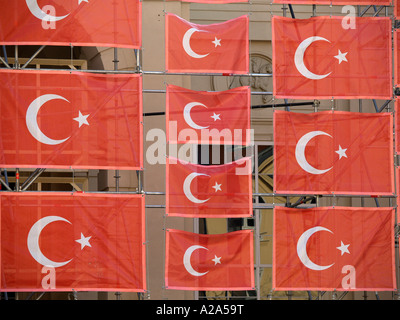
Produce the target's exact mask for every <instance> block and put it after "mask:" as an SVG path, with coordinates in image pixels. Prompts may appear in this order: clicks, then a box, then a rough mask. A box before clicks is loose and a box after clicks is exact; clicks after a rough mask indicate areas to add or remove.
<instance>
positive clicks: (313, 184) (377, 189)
mask: <svg viewBox="0 0 400 320" xmlns="http://www.w3.org/2000/svg"><path fill="white" fill-rule="evenodd" d="M274 188H275V192H277V193H284V194H285V193H288V194H299V193H300V194H330V193H335V194H373V195H393V193H394V174H393V116H392V114H391V113H356V112H345V111H334V112H332V111H323V112H316V113H311V114H301V113H295V112H286V111H275V112H274Z"/></svg>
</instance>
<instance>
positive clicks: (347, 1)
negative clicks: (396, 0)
mask: <svg viewBox="0 0 400 320" xmlns="http://www.w3.org/2000/svg"><path fill="white" fill-rule="evenodd" d="M272 2H273V3H290V4H293V5H295V4H327V5H335V6H345V5H369V4H371V5H377V6H384V5H386V6H388V5H390V3H391V2H390V0H273V1H272Z"/></svg>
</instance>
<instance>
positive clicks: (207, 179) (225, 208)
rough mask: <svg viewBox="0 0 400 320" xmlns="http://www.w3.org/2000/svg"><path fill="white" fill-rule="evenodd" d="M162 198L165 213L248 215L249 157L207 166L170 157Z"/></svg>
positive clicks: (249, 212) (190, 215)
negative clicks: (164, 196) (164, 195)
mask: <svg viewBox="0 0 400 320" xmlns="http://www.w3.org/2000/svg"><path fill="white" fill-rule="evenodd" d="M165 201H166V210H165V211H166V215H168V216H181V217H203V218H211V217H214V218H226V217H250V216H252V215H253V209H252V204H253V202H252V176H251V159H250V158H242V159H240V160H237V161H234V162H231V163H227V164H222V165H210V166H207V165H198V164H192V163H188V162H185V161H182V160H178V159H175V158H172V157H169V158H167V167H166V200H165Z"/></svg>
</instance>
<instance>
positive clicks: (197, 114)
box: [166, 85, 251, 145]
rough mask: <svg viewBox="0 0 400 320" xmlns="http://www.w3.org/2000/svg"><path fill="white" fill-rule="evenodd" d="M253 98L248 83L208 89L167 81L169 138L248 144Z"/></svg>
mask: <svg viewBox="0 0 400 320" xmlns="http://www.w3.org/2000/svg"><path fill="white" fill-rule="evenodd" d="M250 99H251V91H250V88H249V87H239V88H235V89H231V90H226V91H220V92H206V91H192V90H189V89H185V88H181V87H178V86H174V85H168V86H167V98H166V101H167V102H166V122H167V125H166V128H167V141H168V142H169V143H188V142H191V143H196V144H227V145H249V144H250V142H251V141H250V140H251V139H250V106H251V103H250Z"/></svg>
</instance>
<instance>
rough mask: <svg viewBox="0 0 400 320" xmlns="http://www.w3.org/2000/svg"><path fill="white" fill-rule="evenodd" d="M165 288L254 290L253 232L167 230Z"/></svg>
mask: <svg viewBox="0 0 400 320" xmlns="http://www.w3.org/2000/svg"><path fill="white" fill-rule="evenodd" d="M165 245H166V249H165V287H166V288H167V289H179V290H211V291H213V290H230V291H235V290H254V260H253V231H252V230H240V231H234V232H229V233H223V234H211V235H210V234H197V233H191V232H187V231H180V230H174V229H167V231H166V244H165Z"/></svg>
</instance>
